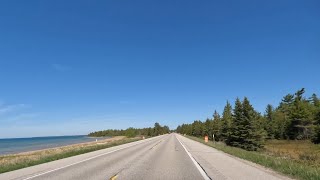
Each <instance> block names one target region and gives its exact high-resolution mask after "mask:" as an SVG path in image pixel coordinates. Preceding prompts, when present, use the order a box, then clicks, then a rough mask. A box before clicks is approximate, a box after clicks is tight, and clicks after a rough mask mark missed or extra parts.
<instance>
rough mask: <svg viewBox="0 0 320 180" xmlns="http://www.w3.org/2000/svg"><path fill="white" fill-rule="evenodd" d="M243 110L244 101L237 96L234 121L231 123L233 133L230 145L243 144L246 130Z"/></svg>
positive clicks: (239, 145)
mask: <svg viewBox="0 0 320 180" xmlns="http://www.w3.org/2000/svg"><path fill="white" fill-rule="evenodd" d="M242 112H243V110H242V103H241V101H240V99H239V98H237V99H236V101H235V106H234V110H233V121H232V122H233V123H232V125H231V134H230V138H229V140H228V141H227V142H228V145H231V146H235V147H241V146H242V143H243V142H242V141H243V138H242V132H243V131H245V127H244V126H243V120H244V117H243V113H242Z"/></svg>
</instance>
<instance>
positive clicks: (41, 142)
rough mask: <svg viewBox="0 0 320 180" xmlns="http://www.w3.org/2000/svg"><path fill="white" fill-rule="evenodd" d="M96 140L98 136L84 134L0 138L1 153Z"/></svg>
mask: <svg viewBox="0 0 320 180" xmlns="http://www.w3.org/2000/svg"><path fill="white" fill-rule="evenodd" d="M99 139H101V138H99ZM95 140H96V138H90V137H88V136H83V135H82V136H52V137H33V138H10V139H0V155H4V154H13V153H20V152H26V151H33V150H40V149H46V148H53V147H60V146H65V145H70V144H77V143H84V142H90V141H95Z"/></svg>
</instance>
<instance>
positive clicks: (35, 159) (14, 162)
mask: <svg viewBox="0 0 320 180" xmlns="http://www.w3.org/2000/svg"><path fill="white" fill-rule="evenodd" d="M138 140H141V137H134V138H127V137H125V136H114V137H112V138H108V139H103V140H100V141H93V142H85V143H78V144H72V145H67V146H61V147H55V148H47V149H42V150H35V151H28V152H22V153H16V154H8V155H0V174H1V173H5V172H9V171H13V170H17V169H22V168H26V167H30V166H34V165H38V164H42V163H46V162H51V161H55V160H59V159H64V158H67V157H71V156H76V155H80V154H85V153H88V152H92V151H97V150H100V149H105V148H109V147H112V146H117V145H121V144H125V143H129V142H134V141H138Z"/></svg>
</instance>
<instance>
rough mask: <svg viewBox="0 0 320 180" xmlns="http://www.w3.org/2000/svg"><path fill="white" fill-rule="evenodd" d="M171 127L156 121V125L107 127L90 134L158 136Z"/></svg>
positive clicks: (93, 135)
mask: <svg viewBox="0 0 320 180" xmlns="http://www.w3.org/2000/svg"><path fill="white" fill-rule="evenodd" d="M169 131H170V129H169V127H168V126H161V125H160V124H159V123H157V122H156V123H155V124H154V127H148V128H133V127H130V128H127V129H120V130H119V129H107V130H103V131H96V132H92V133H90V134H88V136H91V137H103V136H127V137H135V136H139V135H143V136H158V135H160V134H166V133H169Z"/></svg>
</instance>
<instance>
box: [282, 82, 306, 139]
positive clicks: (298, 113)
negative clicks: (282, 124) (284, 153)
mask: <svg viewBox="0 0 320 180" xmlns="http://www.w3.org/2000/svg"><path fill="white" fill-rule="evenodd" d="M304 92H305V90H304V88H302V89H301V90H299V91H297V92H296V93H295V97H294V101H293V104H292V108H291V112H290V114H289V119H290V121H291V123H290V125H289V127H288V136H289V138H290V139H304V138H308V137H309V136H310V134H311V124H312V119H311V118H310V116H311V112H310V111H309V110H308V109H309V108H308V105H309V103H308V101H306V100H305V99H304V98H303V94H304Z"/></svg>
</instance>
